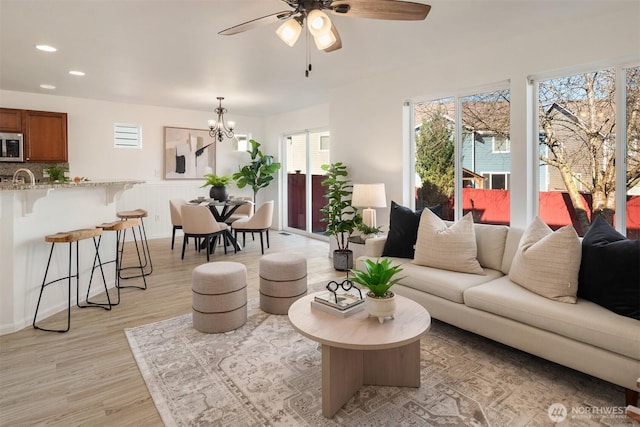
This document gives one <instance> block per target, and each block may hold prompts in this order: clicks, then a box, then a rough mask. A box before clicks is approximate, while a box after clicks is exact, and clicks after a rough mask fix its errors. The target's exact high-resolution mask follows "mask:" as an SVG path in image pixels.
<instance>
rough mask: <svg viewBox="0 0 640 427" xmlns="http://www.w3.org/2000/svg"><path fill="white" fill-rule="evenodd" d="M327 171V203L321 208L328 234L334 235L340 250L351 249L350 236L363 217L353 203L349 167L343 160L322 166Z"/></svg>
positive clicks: (325, 181)
mask: <svg viewBox="0 0 640 427" xmlns="http://www.w3.org/2000/svg"><path fill="white" fill-rule="evenodd" d="M321 168H322V170H323V171H326V172H327V174H326V178H325V179H324V181H322V185H323V186H325V187H327V192H326V194H325V196H324V197H325V198H326V199H327V204H326V205H325V206H324V207H323V208H322V209H320V212H322V213H323V214H324V218H322V221H324V222H326V223H327V229H326V230H325V232H324V234H325V235H326V236H334V237H335V239H336V243H337V244H338V250H340V251H345V250H347V249H349V237H351V235H352V234H353V232H354V230H355V229H356V228H357V227H358V224H360V223H361V222H362V217H361V216H360V214H358V210H357V209H356V208H354V207H353V206H352V205H351V191H352V187H353V186H352V185H351V181H350V180H349V179H347V176H348V174H349V173H348V171H347V167H346V166H345V165H343V164H342V163H341V162H337V163H331V164H329V165H322V166H321Z"/></svg>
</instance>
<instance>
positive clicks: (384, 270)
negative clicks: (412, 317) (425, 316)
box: [351, 258, 404, 323]
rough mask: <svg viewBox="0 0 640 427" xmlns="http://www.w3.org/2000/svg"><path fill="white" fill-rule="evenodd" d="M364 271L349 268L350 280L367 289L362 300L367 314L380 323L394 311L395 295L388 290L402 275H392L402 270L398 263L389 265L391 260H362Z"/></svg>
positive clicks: (391, 315)
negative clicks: (351, 275)
mask: <svg viewBox="0 0 640 427" xmlns="http://www.w3.org/2000/svg"><path fill="white" fill-rule="evenodd" d="M364 267H365V271H361V270H351V273H352V274H353V277H352V278H351V281H352V282H354V283H357V284H359V285H362V286H364V287H365V288H367V289H369V291H368V292H367V294H366V298H365V300H364V308H365V310H367V313H369V316H373V317H377V318H378V321H379V322H380V323H383V322H384V319H385V318H387V317H391V318H392V319H393V315H394V313H395V312H396V299H395V298H396V295H395V293H393V292H392V291H390V290H389V288H391V287H392V286H393V285H395V284H396V283H398V282H399V281H400V280H402V279H404V277H396V278H394V276H395V275H396V274H398V273H399V272H401V271H402V268H401V267H400V266H399V265H394V266H392V265H391V260H390V259H388V258H384V259H383V260H379V259H378V260H376V261H373V260H370V259H367V260H365V261H364Z"/></svg>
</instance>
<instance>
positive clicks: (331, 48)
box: [322, 25, 342, 52]
mask: <svg viewBox="0 0 640 427" xmlns="http://www.w3.org/2000/svg"><path fill="white" fill-rule="evenodd" d="M331 32H332V33H333V35H334V36H335V37H336V42H335V43H334V44H332V45H331V46H329V47H328V48H326V49H322V50H323V51H325V52H333V51H334V50H338V49H340V48H341V47H342V39H341V38H340V34H338V30H337V29H336V26H335V25H332V26H331Z"/></svg>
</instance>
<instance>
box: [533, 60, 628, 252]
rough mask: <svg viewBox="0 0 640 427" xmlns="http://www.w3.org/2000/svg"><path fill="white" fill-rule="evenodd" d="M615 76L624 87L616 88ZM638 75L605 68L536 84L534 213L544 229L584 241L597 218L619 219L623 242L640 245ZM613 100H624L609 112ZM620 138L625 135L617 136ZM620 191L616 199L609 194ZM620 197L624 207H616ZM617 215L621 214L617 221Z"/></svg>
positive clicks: (619, 203) (612, 105)
mask: <svg viewBox="0 0 640 427" xmlns="http://www.w3.org/2000/svg"><path fill="white" fill-rule="evenodd" d="M620 72H622V73H624V76H625V78H624V79H621V80H622V81H625V84H620V83H617V81H618V78H617V76H616V74H617V73H620ZM639 75H640V67H635V68H628V69H626V70H625V69H615V68H607V69H600V70H594V71H586V72H582V73H578V74H573V75H566V76H561V77H556V78H551V79H546V80H542V79H541V80H537V81H536V83H537V85H538V126H539V128H540V131H541V132H542V133H543V134H544V137H543V138H541V139H540V144H541V148H542V149H541V150H540V151H539V152H540V168H541V170H540V176H541V179H540V188H539V199H538V200H539V208H538V210H539V215H540V217H541V218H542V219H543V220H544V221H545V222H546V223H547V224H548V225H549V226H550V227H551V228H553V229H557V228H559V227H562V226H564V225H568V224H572V225H573V226H574V228H575V229H576V231H577V232H578V234H579V235H580V236H583V235H584V234H585V233H586V231H587V230H588V228H589V225H590V224H591V221H592V219H593V217H594V216H595V215H602V216H603V217H604V218H605V219H606V220H607V221H608V222H610V223H611V224H614V225H615V221H616V220H618V219H619V218H623V221H625V222H626V232H627V235H628V236H629V237H632V238H636V239H637V238H639V237H640V236H639V234H640V203H639V202H640V201H639V200H637V198H638V196H639V195H640V185H639V184H640V178H638V176H639V174H640V161H639V153H638V151H637V147H636V146H635V145H634V141H635V140H637V137H638V129H639V128H640V125H639V121H640V119H638V113H639V112H638V107H637V105H638V103H637V99H638V97H639V96H640V92H639V90H638V82H639ZM616 93H626V105H625V106H624V107H626V108H616V100H617V98H616ZM623 99H624V98H623ZM625 109H626V112H627V114H626V117H624V116H623V115H622V114H621V112H622V111H624V110H625ZM618 122H621V123H622V125H621V126H618V125H617V123H618ZM620 131H622V134H625V135H617V134H616V133H617V132H620ZM625 136H626V138H625ZM618 141H619V142H621V143H622V144H623V146H622V147H621V148H620V149H619V150H618V149H616V148H617V147H616V145H617V143H618ZM625 152H626V157H627V158H626V162H624V161H622V159H623V157H622V156H624V153H625ZM616 160H617V161H616ZM625 163H626V165H625ZM542 168H544V170H543V169H542ZM543 174H544V179H542V177H543ZM620 185H622V186H623V187H624V189H623V191H616V190H617V188H619V186H620ZM625 196H626V199H627V203H626V206H625V204H624V203H623V202H624V200H619V198H621V197H622V198H624V197H625ZM616 209H622V210H624V211H625V212H619V215H616ZM624 218H626V220H625V219H624ZM636 218H637V219H636ZM636 222H637V223H636Z"/></svg>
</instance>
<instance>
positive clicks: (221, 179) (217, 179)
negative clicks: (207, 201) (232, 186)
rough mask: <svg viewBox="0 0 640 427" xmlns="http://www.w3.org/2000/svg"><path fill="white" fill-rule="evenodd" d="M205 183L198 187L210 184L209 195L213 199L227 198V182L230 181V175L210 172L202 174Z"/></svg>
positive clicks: (222, 199) (223, 199)
mask: <svg viewBox="0 0 640 427" xmlns="http://www.w3.org/2000/svg"><path fill="white" fill-rule="evenodd" d="M204 178H205V179H206V181H205V183H204V184H202V186H201V187H200V188H203V187H206V186H208V185H210V186H211V189H210V190H209V197H211V198H212V199H214V200H220V201H223V202H224V201H226V200H227V199H228V198H229V189H228V188H227V184H229V183H230V182H231V177H230V176H227V175H215V174H212V173H206V174H204Z"/></svg>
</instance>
